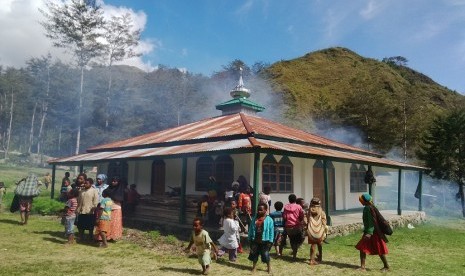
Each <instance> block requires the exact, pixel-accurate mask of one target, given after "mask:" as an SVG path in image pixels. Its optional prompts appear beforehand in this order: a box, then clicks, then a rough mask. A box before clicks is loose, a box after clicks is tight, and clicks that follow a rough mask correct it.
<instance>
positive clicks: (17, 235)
mask: <svg viewBox="0 0 465 276" xmlns="http://www.w3.org/2000/svg"><path fill="white" fill-rule="evenodd" d="M18 221H19V214H17V213H15V214H11V213H9V212H5V211H3V212H2V213H1V214H0V233H2V235H1V237H0V274H1V275H97V274H99V275H127V274H134V275H196V274H200V266H199V264H198V263H197V259H196V258H195V257H194V256H193V255H190V256H188V255H186V254H185V253H183V249H184V248H185V246H187V241H179V240H177V239H176V238H175V237H174V236H168V237H163V236H161V235H159V234H158V233H157V232H145V233H144V232H140V231H135V230H132V229H125V238H124V239H123V240H122V241H118V242H116V243H111V244H110V245H109V247H108V248H106V249H101V248H98V247H96V246H94V245H90V244H76V245H73V246H65V245H64V242H65V238H64V237H63V227H62V226H61V225H60V223H59V219H58V218H56V217H52V216H39V215H34V216H32V218H31V219H30V222H29V224H28V225H27V226H20V225H18ZM358 239H359V235H350V236H345V237H338V238H334V239H331V240H330V244H327V245H324V248H323V260H324V261H323V263H322V264H320V265H318V266H309V265H308V255H309V253H308V249H309V248H308V245H304V246H303V247H302V248H301V249H300V251H299V254H298V260H297V261H296V262H292V261H291V259H290V255H289V254H290V251H289V249H286V250H285V252H284V253H285V254H284V255H285V256H284V257H281V258H279V259H276V258H275V257H274V254H273V255H272V257H273V259H272V267H273V275H308V274H319V275H342V274H344V275H359V274H360V272H358V271H356V268H357V266H358V264H359V258H358V251H357V250H356V249H355V248H354V245H355V244H356V243H357V241H358ZM388 247H389V250H390V252H389V255H388V261H389V263H390V265H391V271H390V272H388V273H389V274H391V275H437V274H442V275H463V272H464V271H465V258H464V257H463V256H464V255H463V252H465V220H462V219H449V220H441V221H439V220H432V221H431V222H429V223H427V224H424V225H421V226H418V227H416V228H414V229H407V228H403V229H397V230H396V232H395V233H394V235H393V236H392V237H391V238H390V242H389V243H388ZM381 267H382V264H381V261H380V260H379V258H378V257H377V256H368V259H367V269H368V271H367V272H365V273H363V274H366V275H378V274H382V273H381V272H379V268H381ZM250 268H251V263H250V261H248V260H247V254H239V258H238V261H237V262H236V263H230V262H229V261H227V258H226V259H221V260H219V261H217V262H215V263H213V264H212V269H211V272H210V274H211V275H244V274H245V275H249V274H251V272H250ZM258 268H259V271H258V272H257V273H256V274H257V275H266V272H265V265H264V264H259V266H258Z"/></svg>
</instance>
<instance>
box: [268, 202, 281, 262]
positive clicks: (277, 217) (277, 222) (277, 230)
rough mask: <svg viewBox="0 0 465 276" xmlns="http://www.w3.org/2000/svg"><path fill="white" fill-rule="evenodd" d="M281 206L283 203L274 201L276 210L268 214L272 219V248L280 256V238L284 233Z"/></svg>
mask: <svg viewBox="0 0 465 276" xmlns="http://www.w3.org/2000/svg"><path fill="white" fill-rule="evenodd" d="M283 206H284V204H283V203H282V202H281V201H276V202H275V204H274V208H275V209H276V211H274V212H272V213H271V214H270V217H271V218H272V219H273V223H274V241H273V244H274V248H275V250H276V254H277V255H278V256H281V255H282V253H283V246H281V240H282V237H283V233H284V219H283V212H282V210H283Z"/></svg>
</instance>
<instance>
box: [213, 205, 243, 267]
mask: <svg viewBox="0 0 465 276" xmlns="http://www.w3.org/2000/svg"><path fill="white" fill-rule="evenodd" d="M223 214H224V221H223V230H224V234H223V235H222V236H221V237H220V239H219V240H218V242H219V243H220V245H221V247H222V248H221V250H222V251H223V254H224V252H228V254H229V261H231V262H235V261H236V258H237V248H238V247H239V242H238V241H239V223H238V222H237V221H236V220H235V219H234V210H233V209H232V208H231V207H226V208H224V211H223Z"/></svg>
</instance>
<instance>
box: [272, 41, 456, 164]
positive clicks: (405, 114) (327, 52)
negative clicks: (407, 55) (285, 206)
mask: <svg viewBox="0 0 465 276" xmlns="http://www.w3.org/2000/svg"><path fill="white" fill-rule="evenodd" d="M263 74H264V76H265V78H266V79H267V80H268V81H270V82H271V83H272V85H273V88H274V90H275V91H279V92H280V93H282V94H283V96H284V99H285V103H286V104H287V106H288V108H287V110H286V112H285V114H286V116H287V118H288V119H289V121H293V122H296V121H298V122H300V124H301V123H302V120H304V121H305V120H311V121H312V125H313V126H318V125H319V124H322V123H323V124H331V125H333V126H338V127H342V126H350V127H355V128H357V129H359V130H360V132H361V133H362V136H363V137H365V138H364V139H365V144H366V146H367V147H368V148H370V149H373V150H376V151H379V152H382V153H386V152H387V151H390V150H391V149H392V148H396V147H397V148H401V149H406V151H407V153H408V156H409V157H412V156H413V153H414V151H415V149H416V147H417V144H418V142H419V141H418V138H419V136H420V135H419V134H420V133H421V132H423V131H424V130H425V128H426V127H427V126H428V125H429V123H430V122H431V120H432V118H434V116H435V115H437V114H440V113H442V112H444V111H446V110H450V109H453V108H455V107H457V106H465V97H464V96H463V95H461V94H459V93H457V92H454V91H451V90H449V89H447V88H446V87H444V86H441V85H439V84H437V83H435V82H434V81H433V80H432V79H430V78H429V77H427V76H425V75H423V74H421V73H419V72H416V71H415V70H412V69H410V68H408V67H406V66H401V65H396V64H395V63H392V62H382V61H378V60H375V59H371V58H365V57H362V56H360V55H358V54H356V53H354V52H353V51H351V50H349V49H346V48H329V49H324V50H320V51H316V52H312V53H309V54H307V55H305V56H303V57H299V58H296V59H293V60H288V61H280V62H277V63H274V64H272V65H271V66H269V67H267V68H266V69H265V70H264V71H263Z"/></svg>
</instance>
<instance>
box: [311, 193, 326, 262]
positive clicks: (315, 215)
mask: <svg viewBox="0 0 465 276" xmlns="http://www.w3.org/2000/svg"><path fill="white" fill-rule="evenodd" d="M307 222H308V225H307V235H308V243H309V244H310V265H317V264H319V263H320V262H321V261H322V260H323V246H322V242H323V240H324V239H325V238H326V213H325V211H323V209H322V208H321V201H320V199H319V198H317V197H314V198H312V200H311V201H310V209H309V211H308V214H307ZM316 247H318V254H317V255H315V254H316V250H315V249H316Z"/></svg>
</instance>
